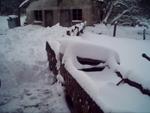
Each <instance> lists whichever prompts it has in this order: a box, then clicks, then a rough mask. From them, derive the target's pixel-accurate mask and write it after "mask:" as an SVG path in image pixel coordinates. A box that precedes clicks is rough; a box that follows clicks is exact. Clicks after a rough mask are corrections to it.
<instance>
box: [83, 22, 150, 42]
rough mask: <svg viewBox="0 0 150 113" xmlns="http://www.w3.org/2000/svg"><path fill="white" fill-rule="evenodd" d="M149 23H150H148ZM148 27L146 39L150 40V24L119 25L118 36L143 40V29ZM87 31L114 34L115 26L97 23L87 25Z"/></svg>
mask: <svg viewBox="0 0 150 113" xmlns="http://www.w3.org/2000/svg"><path fill="white" fill-rule="evenodd" d="M148 25H149V24H148ZM144 29H146V39H147V40H150V25H149V28H146V27H139V26H136V27H129V26H119V25H118V26H117V30H116V37H117V38H130V39H136V40H143V30H144ZM86 31H90V32H93V33H96V34H103V35H109V36H113V31H114V26H112V25H107V26H105V25H104V24H96V25H95V26H94V27H93V26H90V27H86Z"/></svg>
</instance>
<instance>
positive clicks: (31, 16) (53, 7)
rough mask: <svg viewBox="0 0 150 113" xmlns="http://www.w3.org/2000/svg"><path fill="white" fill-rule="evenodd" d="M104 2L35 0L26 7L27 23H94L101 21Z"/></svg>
mask: <svg viewBox="0 0 150 113" xmlns="http://www.w3.org/2000/svg"><path fill="white" fill-rule="evenodd" d="M102 4H103V2H102V1H98V0H34V1H32V2H31V3H30V5H29V6H28V8H27V9H26V12H27V24H40V25H43V26H45V27H47V26H53V25H55V24H57V23H60V25H62V26H66V27H68V26H71V25H74V24H76V23H80V22H83V21H86V22H87V25H93V24H95V23H98V22H100V21H101V18H102V17H101V15H102V10H101V7H100V6H101V5H102Z"/></svg>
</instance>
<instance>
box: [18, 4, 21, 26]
mask: <svg viewBox="0 0 150 113" xmlns="http://www.w3.org/2000/svg"><path fill="white" fill-rule="evenodd" d="M20 16H21V8H20V7H19V8H18V26H21V22H20Z"/></svg>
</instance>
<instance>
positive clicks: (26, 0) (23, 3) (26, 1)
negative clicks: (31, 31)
mask: <svg viewBox="0 0 150 113" xmlns="http://www.w3.org/2000/svg"><path fill="white" fill-rule="evenodd" d="M29 1H30V0H25V1H23V2H22V3H21V4H20V5H19V8H21V7H23V6H24V5H25V4H26V3H28V2H29Z"/></svg>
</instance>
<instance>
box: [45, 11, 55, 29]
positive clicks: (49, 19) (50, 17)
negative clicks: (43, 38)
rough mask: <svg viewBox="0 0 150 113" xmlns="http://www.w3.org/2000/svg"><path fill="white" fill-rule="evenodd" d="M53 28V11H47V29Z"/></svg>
mask: <svg viewBox="0 0 150 113" xmlns="http://www.w3.org/2000/svg"><path fill="white" fill-rule="evenodd" d="M47 26H50V27H51V26H53V11H45V27H47Z"/></svg>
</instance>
